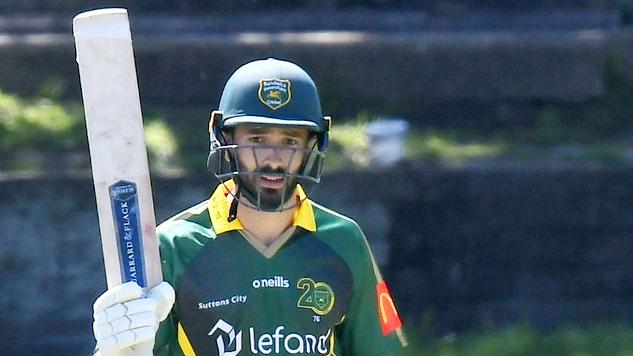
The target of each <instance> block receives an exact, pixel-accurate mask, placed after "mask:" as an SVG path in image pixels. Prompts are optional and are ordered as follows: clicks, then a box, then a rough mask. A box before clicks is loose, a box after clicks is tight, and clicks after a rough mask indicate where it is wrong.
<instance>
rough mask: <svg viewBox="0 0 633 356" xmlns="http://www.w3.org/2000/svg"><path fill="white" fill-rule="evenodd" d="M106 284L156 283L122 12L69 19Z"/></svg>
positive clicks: (137, 107) (137, 108) (139, 122)
mask: <svg viewBox="0 0 633 356" xmlns="http://www.w3.org/2000/svg"><path fill="white" fill-rule="evenodd" d="M73 35H74V37H75V47H76V50H77V63H78V65H79V76H80V79H81V92H82V97H83V104H84V110H85V117H86V129H87V134H88V144H89V147H90V162H91V166H92V177H93V180H94V188H95V196H96V202H97V212H98V216H99V229H100V232H101V245H102V249H103V260H104V263H105V271H106V279H107V284H108V288H112V287H113V286H116V285H119V284H122V283H125V282H128V281H135V282H137V283H138V284H139V285H140V286H141V287H143V289H144V290H145V291H147V290H148V289H149V288H151V287H154V286H155V285H157V284H159V283H160V282H161V281H162V273H161V263H160V256H159V252H158V240H157V238H156V220H155V217H154V204H153V201H152V191H151V186H150V177H149V169H148V163H147V151H146V148H145V138H144V135H143V119H142V114H141V104H140V98H139V91H138V83H137V79H136V66H135V63H134V53H133V49H132V37H131V32H130V24H129V21H128V15H127V10H125V9H100V10H93V11H88V12H84V13H81V14H79V15H77V16H76V17H75V18H74V19H73Z"/></svg>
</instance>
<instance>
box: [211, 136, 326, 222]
mask: <svg viewBox="0 0 633 356" xmlns="http://www.w3.org/2000/svg"><path fill="white" fill-rule="evenodd" d="M265 150H268V151H269V150H275V151H278V154H279V155H282V156H285V157H287V159H286V160H284V164H283V167H280V168H277V169H273V168H271V167H270V166H265V165H263V164H262V163H260V162H261V159H260V158H261V153H262V152H264V151H265ZM244 156H250V157H252V159H253V160H254V162H255V168H254V169H252V168H251V169H248V168H247V167H246V166H245V165H244V164H243V163H242V160H241V159H240V158H239V157H244ZM297 160H301V162H300V164H299V168H298V169H295V170H294V171H291V169H290V167H292V166H294V165H295V164H296V162H297ZM324 160H325V152H321V151H319V150H318V149H316V148H305V149H301V148H288V147H279V146H267V145H234V144H229V145H221V146H218V147H216V148H215V149H212V151H211V153H210V154H209V158H208V160H207V167H208V168H209V169H210V170H211V171H212V173H213V174H214V175H215V176H216V177H217V178H218V179H219V180H220V181H221V182H226V181H227V180H229V179H233V181H235V182H236V183H237V186H238V191H236V192H233V193H232V194H234V195H235V196H236V197H238V198H239V196H243V197H244V198H246V200H247V201H248V203H249V205H251V206H252V207H253V208H255V209H257V210H261V211H268V212H272V211H283V210H286V209H291V208H294V207H296V206H297V205H299V204H300V203H301V201H297V200H292V198H293V197H295V190H296V186H297V184H299V185H300V186H301V187H302V189H303V190H304V192H306V193H307V194H310V193H311V192H312V191H313V190H314V188H315V187H316V185H317V184H318V183H319V182H320V181H321V174H322V172H323V163H324ZM264 179H268V180H270V179H273V180H280V181H281V182H280V183H281V188H280V189H270V188H266V187H265V186H263V185H262V182H263V180H264Z"/></svg>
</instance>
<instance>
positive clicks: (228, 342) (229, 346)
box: [208, 319, 333, 356]
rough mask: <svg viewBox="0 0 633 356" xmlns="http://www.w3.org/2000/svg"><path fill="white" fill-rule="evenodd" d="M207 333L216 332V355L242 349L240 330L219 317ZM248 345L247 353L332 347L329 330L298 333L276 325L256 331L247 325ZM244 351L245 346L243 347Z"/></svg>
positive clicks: (230, 355)
mask: <svg viewBox="0 0 633 356" xmlns="http://www.w3.org/2000/svg"><path fill="white" fill-rule="evenodd" d="M208 335H209V336H214V335H217V337H216V338H215V344H216V346H217V349H218V355H224V356H236V355H238V354H239V353H240V352H241V351H242V348H243V347H242V346H243V344H242V331H241V330H240V331H239V332H238V331H236V330H235V328H233V326H232V325H230V324H229V323H227V322H226V321H224V320H222V319H220V320H218V322H217V323H215V325H214V326H213V327H212V328H211V330H210V331H209V333H208ZM246 337H248V347H249V350H248V352H250V354H252V355H256V354H264V355H270V354H277V355H278V354H317V355H328V354H329V353H330V352H331V348H332V337H333V335H332V330H331V329H330V330H328V331H327V333H325V334H323V335H313V334H299V333H296V332H287V330H286V327H285V326H283V325H279V326H277V327H276V328H275V331H274V332H272V333H266V332H263V333H262V332H258V331H256V330H255V328H254V327H252V326H251V327H249V328H248V335H247V336H246ZM244 351H246V350H244Z"/></svg>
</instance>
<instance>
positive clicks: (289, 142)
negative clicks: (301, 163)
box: [285, 137, 299, 146]
mask: <svg viewBox="0 0 633 356" xmlns="http://www.w3.org/2000/svg"><path fill="white" fill-rule="evenodd" d="M285 144H286V145H287V146H297V145H299V140H297V139H296V138H292V137H288V138H286V142H285Z"/></svg>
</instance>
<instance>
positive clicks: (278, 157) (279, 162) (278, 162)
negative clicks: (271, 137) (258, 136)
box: [260, 146, 287, 169]
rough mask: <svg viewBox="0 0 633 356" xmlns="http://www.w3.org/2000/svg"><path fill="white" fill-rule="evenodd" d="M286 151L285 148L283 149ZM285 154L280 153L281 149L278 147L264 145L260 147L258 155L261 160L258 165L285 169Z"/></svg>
mask: <svg viewBox="0 0 633 356" xmlns="http://www.w3.org/2000/svg"><path fill="white" fill-rule="evenodd" d="M283 151H286V150H283ZM285 156H286V155H285V154H283V153H282V150H281V149H280V147H273V146H271V147H266V148H263V147H262V148H260V157H261V162H260V166H270V167H271V168H273V169H277V168H283V169H285V168H286V167H285V166H286V161H287V157H285Z"/></svg>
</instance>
